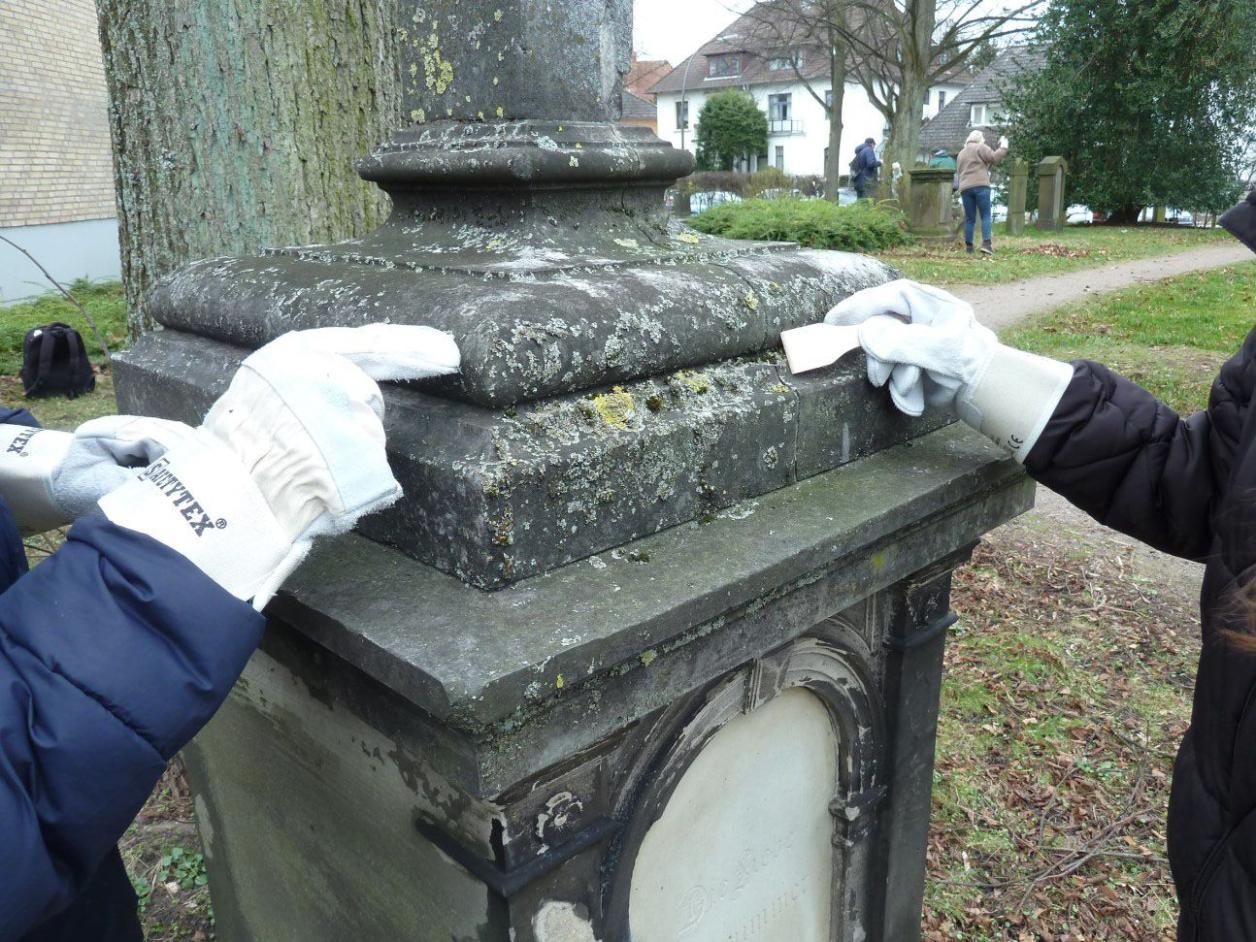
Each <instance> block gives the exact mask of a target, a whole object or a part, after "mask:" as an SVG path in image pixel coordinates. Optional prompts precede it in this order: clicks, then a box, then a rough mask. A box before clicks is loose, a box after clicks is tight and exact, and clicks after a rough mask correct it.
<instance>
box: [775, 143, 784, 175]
mask: <svg viewBox="0 0 1256 942" xmlns="http://www.w3.org/2000/svg"><path fill="white" fill-rule="evenodd" d="M776 169H777V170H779V171H781V173H784V172H785V148H784V147H782V146H781V145H780V144H777V145H776Z"/></svg>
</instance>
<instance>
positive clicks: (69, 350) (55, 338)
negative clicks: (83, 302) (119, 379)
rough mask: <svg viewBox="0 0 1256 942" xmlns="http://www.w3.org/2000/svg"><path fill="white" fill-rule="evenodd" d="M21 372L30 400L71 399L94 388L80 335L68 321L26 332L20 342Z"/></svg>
mask: <svg viewBox="0 0 1256 942" xmlns="http://www.w3.org/2000/svg"><path fill="white" fill-rule="evenodd" d="M21 375H22V388H23V389H24V390H25V391H26V396H27V398H29V399H34V398H37V397H42V396H65V397H67V398H69V399H73V398H74V397H75V396H81V395H82V394H83V393H86V392H91V391H92V390H93V389H95V388H96V374H95V373H93V372H92V362H91V360H89V359H87V349H86V348H85V347H84V346H83V338H82V336H80V334H79V332H78V331H77V330H75V329H74V328H73V327H71V326H70V325H69V324H61V323H55V324H45V325H44V326H43V327H36V328H34V329H33V330H30V331H28V332H27V334H26V339H25V340H23V341H22V374H21Z"/></svg>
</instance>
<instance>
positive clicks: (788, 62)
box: [768, 49, 803, 72]
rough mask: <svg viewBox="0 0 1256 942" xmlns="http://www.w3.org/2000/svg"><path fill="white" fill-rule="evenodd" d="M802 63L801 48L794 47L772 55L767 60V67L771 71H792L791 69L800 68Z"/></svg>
mask: <svg viewBox="0 0 1256 942" xmlns="http://www.w3.org/2000/svg"><path fill="white" fill-rule="evenodd" d="M802 64H803V55H802V50H801V49H794V50H792V51H791V52H787V53H785V54H783V55H779V56H773V57H772V58H771V59H769V60H768V69H770V70H771V71H773V72H785V71H792V70H793V69H801V68H802Z"/></svg>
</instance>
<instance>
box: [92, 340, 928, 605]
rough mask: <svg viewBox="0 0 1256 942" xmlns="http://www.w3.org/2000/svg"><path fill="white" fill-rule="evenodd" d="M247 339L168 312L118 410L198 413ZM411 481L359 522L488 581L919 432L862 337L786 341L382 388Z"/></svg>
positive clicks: (537, 568) (120, 362)
mask: <svg viewBox="0 0 1256 942" xmlns="http://www.w3.org/2000/svg"><path fill="white" fill-rule="evenodd" d="M243 356H244V351H242V350H240V349H239V348H237V347H232V346H228V345H226V344H221V343H215V342H212V341H209V340H206V339H204V338H199V337H191V336H189V335H187V334H183V333H180V332H178V331H173V330H166V331H161V332H159V333H155V334H151V335H149V336H148V337H146V338H144V339H143V340H142V341H141V342H140V343H139V344H137V345H136V346H135V347H134V348H133V349H132V350H131V351H129V352H128V353H126V354H125V355H123V356H121V357H119V358H117V360H116V363H117V366H116V370H117V375H118V391H119V392H118V398H119V403H120V405H121V407H122V409H123V410H124V411H127V412H134V413H137V414H141V415H162V416H166V417H168V418H175V419H181V420H183V421H187V422H192V423H195V422H197V421H198V420H199V418H200V416H201V415H202V414H203V413H204V411H205V409H207V408H208V406H209V404H210V403H211V402H212V401H213V400H214V398H215V397H216V396H218V395H220V394H221V392H222V390H223V388H224V386H225V384H226V382H227V380H228V378H229V377H230V376H231V375H232V373H233V372H234V371H235V369H236V367H237V365H238V363H239V361H240V359H241V358H242V357H243ZM387 401H388V417H387V422H388V428H389V436H388V447H389V454H390V460H391V462H392V467H393V471H394V473H395V474H396V476H397V479H398V480H399V481H400V482H401V484H402V487H403V488H404V489H405V492H406V495H407V496H406V497H405V498H404V499H403V501H402V502H401V503H400V504H399V505H397V506H395V507H393V508H391V509H390V510H389V511H388V512H387V513H386V514H379V515H376V516H374V517H371V518H369V519H367V520H365V521H363V522H362V524H361V526H360V530H361V532H362V533H364V534H365V535H367V536H369V537H371V538H372V539H376V540H379V541H380V542H383V543H387V544H389V545H392V546H396V547H397V548H399V549H401V550H402V551H403V552H405V553H407V554H408V555H410V556H412V557H414V558H415V559H418V560H420V561H422V562H425V563H427V564H429V565H432V566H435V567H436V568H438V569H441V570H443V571H445V572H449V573H453V574H455V575H457V576H458V577H459V578H461V579H463V580H464V581H466V582H468V583H470V584H472V585H475V586H478V587H480V588H497V587H500V586H502V585H506V584H508V583H510V582H514V581H517V580H519V579H522V578H526V577H528V576H533V575H537V574H539V573H543V572H548V571H550V570H552V569H555V568H556V567H558V566H562V565H564V564H566V563H569V562H571V561H573V560H576V559H581V558H584V557H587V556H590V555H592V554H594V553H598V552H601V551H603V550H606V549H609V548H611V547H615V546H619V545H620V544H622V543H624V542H627V541H628V540H632V539H636V538H637V537H641V536H645V535H647V534H650V533H654V532H656V531H659V530H662V529H665V528H667V527H671V526H675V525H677V524H681V523H686V522H689V521H693V520H698V521H705V520H708V519H710V518H712V517H713V516H714V515H715V514H717V513H719V512H720V511H722V510H724V509H725V508H728V507H731V506H732V505H733V504H735V503H737V502H738V501H742V500H745V499H747V498H753V497H758V496H760V495H762V494H766V493H768V492H770V491H774V490H777V489H778V488H782V487H786V486H788V485H790V484H793V483H795V482H797V481H800V480H804V479H806V478H809V477H811V476H812V475H815V474H819V473H821V472H823V471H828V470H830V469H832V468H835V467H838V466H840V465H843V464H845V463H847V462H849V461H853V460H855V459H858V458H861V457H863V456H865V455H868V454H871V453H873V452H875V451H879V450H880V449H882V448H885V447H887V446H889V445H892V444H895V443H897V442H900V441H904V440H907V439H910V438H913V437H915V436H917V435H920V434H923V433H925V432H928V431H930V430H932V429H934V428H937V427H938V426H939V425H940V424H944V423H945V422H946V421H949V419H948V418H947V417H945V416H938V415H937V414H934V415H933V416H931V418H929V419H927V420H911V419H907V418H905V417H904V416H902V415H901V414H900V413H898V412H897V411H896V410H895V409H894V408H893V406H892V405H891V404H890V400H889V397H888V395H886V394H885V393H884V392H883V391H881V390H875V389H873V388H872V387H871V386H869V385H868V383H867V380H866V379H865V377H864V364H863V359H862V355H859V354H852V355H851V356H850V357H849V358H848V359H847V360H845V361H843V363H842V364H841V365H839V366H838V367H836V368H833V369H829V370H824V371H818V372H816V373H810V374H806V375H804V376H797V377H795V376H791V375H790V373H789V370H788V369H787V368H786V367H785V366H784V364H783V362H781V357H780V355H779V354H778V353H771V354H763V355H761V356H760V357H758V358H741V359H736V360H729V361H725V362H723V363H718V364H715V365H712V366H709V367H706V368H703V369H696V370H681V371H677V372H673V373H671V374H668V375H664V376H661V377H656V378H652V379H646V380H640V381H637V382H633V383H628V384H625V385H622V386H615V387H611V388H604V389H601V390H598V391H596V392H589V393H576V394H569V395H566V396H560V397H557V398H555V399H550V400H546V401H544V402H537V403H523V404H520V405H519V406H516V407H510V408H508V409H505V410H490V409H484V408H480V407H479V406H476V405H473V404H470V403H466V402H459V401H455V400H450V399H446V398H441V397H437V396H432V395H427V394H424V393H421V392H416V391H414V390H407V389H401V388H390V389H389V390H388V392H387Z"/></svg>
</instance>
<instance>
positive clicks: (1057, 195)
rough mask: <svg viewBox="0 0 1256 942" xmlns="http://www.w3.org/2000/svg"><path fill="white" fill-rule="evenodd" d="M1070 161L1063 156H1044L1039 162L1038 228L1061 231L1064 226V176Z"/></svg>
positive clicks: (1065, 207) (1065, 206)
mask: <svg viewBox="0 0 1256 942" xmlns="http://www.w3.org/2000/svg"><path fill="white" fill-rule="evenodd" d="M1067 173H1068V163H1067V162H1066V161H1065V160H1064V158H1063V157H1044V158H1043V159H1042V161H1041V162H1040V163H1039V164H1038V228H1039V229H1047V230H1055V231H1057V232H1058V231H1059V230H1061V229H1063V228H1064V223H1065V222H1066V219H1065V210H1066V209H1067V205H1066V204H1065V202H1064V178H1065V175H1066V174H1067Z"/></svg>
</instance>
